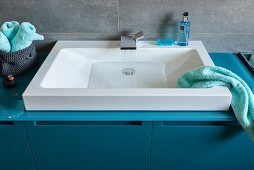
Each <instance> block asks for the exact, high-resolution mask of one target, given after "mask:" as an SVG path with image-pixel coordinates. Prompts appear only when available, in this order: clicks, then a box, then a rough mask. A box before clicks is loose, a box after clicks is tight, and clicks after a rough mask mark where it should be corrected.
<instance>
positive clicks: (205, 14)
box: [119, 0, 254, 33]
mask: <svg viewBox="0 0 254 170" xmlns="http://www.w3.org/2000/svg"><path fill="white" fill-rule="evenodd" d="M119 5H120V8H119V18H120V30H133V31H137V30H144V31H145V32H146V33H157V32H158V31H160V30H161V27H167V26H168V24H167V23H165V19H166V18H169V17H168V16H169V15H171V16H172V18H174V20H179V19H180V18H181V14H182V13H183V12H184V11H189V12H190V18H191V22H192V26H191V32H192V33H243V32H244V33H254V20H253V19H252V16H253V15H254V10H253V9H254V1H253V0H241V1H239V0H138V1H137V0H119ZM166 20H167V19H166ZM164 30H165V29H164Z"/></svg>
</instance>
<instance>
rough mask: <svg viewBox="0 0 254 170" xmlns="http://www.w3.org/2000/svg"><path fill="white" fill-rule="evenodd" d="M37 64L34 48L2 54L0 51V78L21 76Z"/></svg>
mask: <svg viewBox="0 0 254 170" xmlns="http://www.w3.org/2000/svg"><path fill="white" fill-rule="evenodd" d="M38 62H39V58H38V56H37V53H36V49H35V46H34V45H33V44H31V45H30V46H29V47H27V48H25V49H23V50H19V51H17V52H11V53H4V52H1V51H0V76H1V77H4V76H8V75H13V76H17V75H21V74H22V73H24V72H26V71H28V70H30V69H32V68H33V67H34V66H35V65H36V64H37V63H38Z"/></svg>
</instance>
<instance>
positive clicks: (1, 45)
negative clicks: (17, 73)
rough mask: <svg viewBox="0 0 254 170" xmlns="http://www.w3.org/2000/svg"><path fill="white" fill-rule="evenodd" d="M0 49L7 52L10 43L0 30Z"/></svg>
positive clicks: (9, 49) (9, 48)
mask: <svg viewBox="0 0 254 170" xmlns="http://www.w3.org/2000/svg"><path fill="white" fill-rule="evenodd" d="M0 51H3V52H5V53H8V52H10V51H11V45H10V42H9V40H8V39H7V38H6V36H5V35H4V34H3V33H2V32H0Z"/></svg>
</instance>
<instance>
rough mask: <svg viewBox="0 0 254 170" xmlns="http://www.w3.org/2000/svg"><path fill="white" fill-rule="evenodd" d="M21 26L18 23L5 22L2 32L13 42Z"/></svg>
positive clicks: (0, 29)
mask: <svg viewBox="0 0 254 170" xmlns="http://www.w3.org/2000/svg"><path fill="white" fill-rule="evenodd" d="M19 26H20V25H19V23H18V22H17V21H10V22H5V23H4V24H3V25H2V26H1V28H0V31H1V32H3V33H4V35H5V36H6V37H7V39H8V40H9V41H11V40H12V39H13V38H14V37H15V35H16V34H17V32H18V30H19Z"/></svg>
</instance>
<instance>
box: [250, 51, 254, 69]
mask: <svg viewBox="0 0 254 170" xmlns="http://www.w3.org/2000/svg"><path fill="white" fill-rule="evenodd" d="M250 64H251V65H252V67H253V68H254V53H253V54H252V55H251V57H250Z"/></svg>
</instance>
